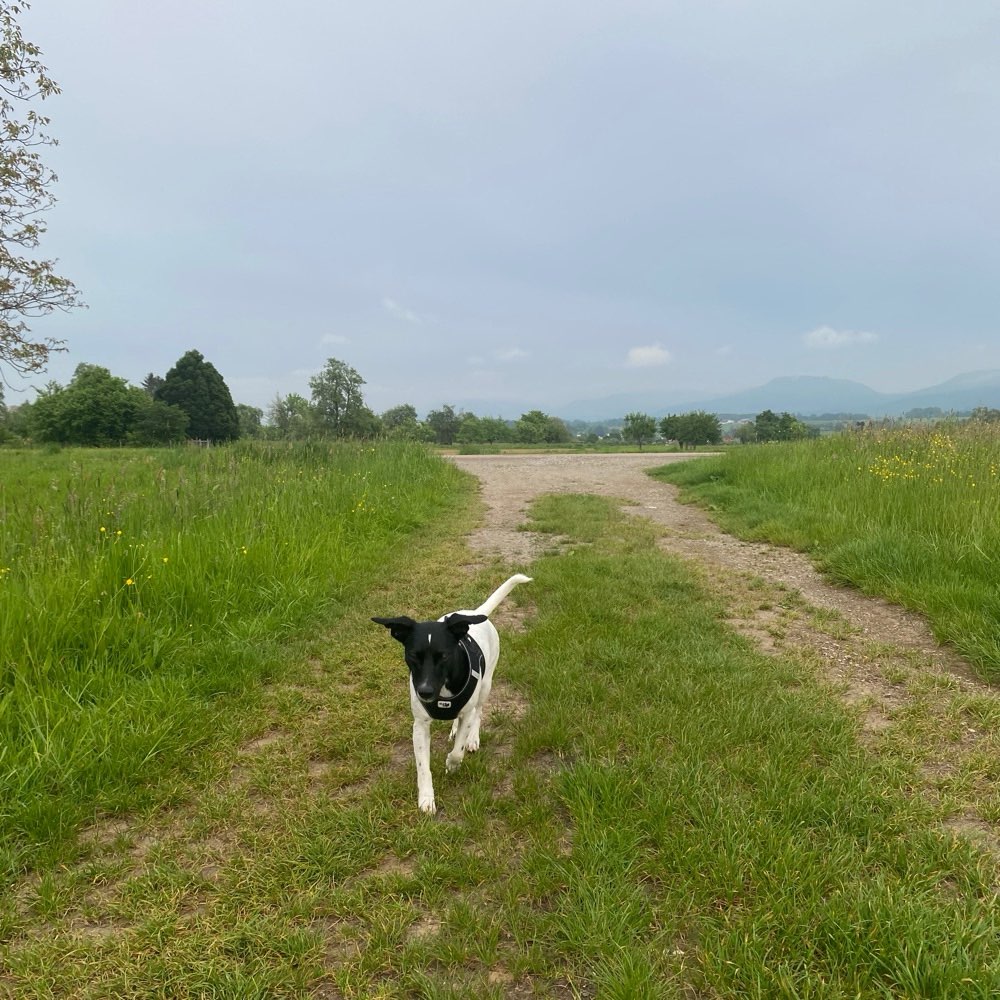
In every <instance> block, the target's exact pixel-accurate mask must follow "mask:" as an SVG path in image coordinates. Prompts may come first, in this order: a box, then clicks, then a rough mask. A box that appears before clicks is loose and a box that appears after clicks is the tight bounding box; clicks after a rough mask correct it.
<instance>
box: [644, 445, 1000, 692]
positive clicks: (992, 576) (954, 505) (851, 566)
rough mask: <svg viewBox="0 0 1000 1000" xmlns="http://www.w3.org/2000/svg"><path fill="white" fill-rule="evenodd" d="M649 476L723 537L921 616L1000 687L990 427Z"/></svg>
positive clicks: (750, 454) (997, 450)
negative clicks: (757, 543)
mask: <svg viewBox="0 0 1000 1000" xmlns="http://www.w3.org/2000/svg"><path fill="white" fill-rule="evenodd" d="M654 475H656V476H658V477H659V478H662V479H664V480H667V481H669V482H673V483H677V484H679V485H681V486H683V487H684V489H685V496H687V497H688V498H691V499H694V500H696V501H697V502H698V503H701V504H703V505H705V506H707V507H709V508H710V509H711V510H712V511H713V516H715V517H717V518H718V520H719V521H720V523H721V524H723V526H724V527H725V528H726V530H728V531H732V532H734V533H738V534H740V535H741V536H743V537H747V538H753V539H760V540H767V541H772V542H776V543H778V544H782V545H791V546H794V547H795V548H798V549H802V550H806V551H808V552H809V553H810V554H811V555H812V556H813V557H814V558H815V559H816V561H817V562H818V563H819V565H820V566H821V567H822V568H823V569H824V570H826V571H827V572H828V573H830V574H831V575H833V576H834V577H836V578H837V579H840V580H842V581H844V582H847V583H851V584H853V585H854V586H857V587H859V588H860V589H862V590H864V591H865V592H866V593H870V594H879V595H882V596H885V597H887V598H889V599H890V600H892V601H896V602H898V603H900V604H903V605H905V606H907V607H910V608H912V609H914V610H916V611H919V612H920V613H921V614H923V615H925V616H926V617H927V619H928V620H929V621H930V623H931V625H932V626H933V628H934V630H935V632H936V634H937V635H938V637H939V638H940V639H942V640H943V641H946V642H948V643H950V644H951V645H952V646H954V647H955V648H956V649H958V650H959V651H960V652H961V653H962V654H964V655H965V656H967V657H968V658H969V659H970V660H971V661H972V662H973V663H975V664H976V665H977V667H978V668H979V669H980V671H981V672H982V673H983V675H984V676H985V677H987V678H988V679H991V680H996V679H1000V593H998V591H997V587H996V567H997V565H998V562H1000V438H998V436H997V431H996V430H995V429H994V428H992V427H990V426H988V425H964V426H962V425H956V426H954V427H950V428H949V427H940V426H939V427H937V428H929V429H927V428H924V429H918V428H908V429H905V430H893V431H886V432H878V433H866V434H842V435H837V436H833V437H829V438H823V439H820V440H818V441H805V442H798V443H790V444H783V445H764V446H757V447H746V448H738V449H732V450H730V451H728V452H727V453H726V454H725V455H724V456H722V457H719V458H706V459H705V460H704V461H699V462H691V463H684V464H682V465H674V466H668V467H665V468H663V469H661V470H657V471H656V472H655V473H654Z"/></svg>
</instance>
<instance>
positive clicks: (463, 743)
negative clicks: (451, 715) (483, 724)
mask: <svg viewBox="0 0 1000 1000" xmlns="http://www.w3.org/2000/svg"><path fill="white" fill-rule="evenodd" d="M455 721H456V722H457V723H458V731H457V732H456V733H455V745H454V746H453V747H452V748H451V753H449V754H448V756H447V757H445V759H444V767H445V770H446V771H447V772H448V773H449V774H451V773H452V772H453V771H456V770H457V769H458V766H459V765H460V764H461V763H462V761H463V759H464V758H465V751H466V749H467V747H468V742H469V735H470V734H471V732H472V727H473V725H474V726H475V728H476V749H477V750H478V749H479V713H478V712H477V711H476V709H471V710H470V711H468V712H465V713H463V714H462V715H460V716H459V717H458V718H457V719H456V720H455Z"/></svg>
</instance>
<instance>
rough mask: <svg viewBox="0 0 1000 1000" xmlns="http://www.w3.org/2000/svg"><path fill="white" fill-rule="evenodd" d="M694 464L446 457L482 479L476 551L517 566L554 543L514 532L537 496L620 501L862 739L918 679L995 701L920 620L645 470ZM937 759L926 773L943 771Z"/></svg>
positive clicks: (638, 457) (885, 720)
mask: <svg viewBox="0 0 1000 1000" xmlns="http://www.w3.org/2000/svg"><path fill="white" fill-rule="evenodd" d="M692 457H693V456H691V455H679V454H677V455H664V454H610V455H458V456H454V457H453V461H454V462H455V464H456V465H458V466H459V467H460V468H462V469H464V470H465V471H467V472H469V473H472V474H473V475H474V476H476V477H478V478H479V480H480V482H481V484H482V498H483V500H484V501H485V503H486V505H487V507H488V513H487V516H486V521H485V523H484V525H483V526H482V527H480V528H478V529H476V530H475V531H473V532H472V534H471V536H470V544H471V545H472V547H473V549H474V550H478V551H481V552H482V553H483V554H484V555H500V556H502V557H504V558H506V559H507V560H509V561H510V562H512V563H514V564H516V565H522V566H524V565H526V564H527V563H529V562H530V561H531V560H532V559H533V558H536V557H537V556H538V555H540V554H541V552H542V551H543V550H544V549H546V548H548V547H551V544H552V541H551V536H536V535H533V534H532V533H530V532H526V531H523V530H518V527H519V525H522V524H523V523H524V521H525V518H526V514H527V509H528V506H529V504H530V502H531V501H532V500H533V499H534V498H535V497H537V496H539V495H542V494H546V493H593V494H599V495H603V496H612V497H618V498H621V500H622V501H623V510H625V511H627V512H628V513H630V514H634V515H637V516H641V517H648V518H650V519H651V520H652V521H654V522H656V524H658V525H660V526H662V528H663V529H665V530H664V535H663V538H662V539H661V541H660V545H661V547H662V548H663V550H664V551H665V552H668V553H670V554H671V555H675V556H678V557H680V558H682V559H684V560H687V561H689V562H690V563H692V564H694V565H695V566H696V568H697V570H698V572H699V573H700V574H701V576H702V577H703V579H704V580H705V581H706V583H707V584H708V585H709V586H710V587H711V588H712V589H713V590H715V591H716V592H717V593H718V594H719V595H720V596H721V597H722V598H723V600H724V603H725V604H726V606H727V607H728V621H729V623H730V624H731V625H732V627H733V628H735V629H736V630H737V631H739V632H741V633H742V634H744V635H746V636H747V637H749V638H751V639H753V640H754V641H755V642H756V643H757V644H758V645H759V647H760V648H761V649H762V650H763V651H764V652H766V653H771V654H775V655H777V654H781V653H788V652H792V653H796V654H798V655H800V656H806V657H808V659H809V660H810V662H812V663H815V664H818V665H819V666H818V669H819V673H820V675H821V677H822V679H824V680H825V681H826V682H828V683H829V684H831V686H833V687H834V689H835V690H836V691H837V693H838V694H839V695H840V696H841V697H842V698H843V699H844V700H845V701H846V702H848V703H850V704H856V705H858V706H859V712H860V717H861V722H862V727H863V729H864V730H865V732H867V733H878V732H880V731H881V730H883V729H885V728H887V727H888V725H889V720H890V718H891V717H892V716H893V714H894V713H896V712H897V710H899V709H901V708H902V707H904V706H905V705H906V704H907V703H908V702H909V701H911V700H912V697H913V691H914V690H915V688H917V687H919V686H920V684H919V683H917V680H918V678H917V677H916V675H917V674H919V675H920V677H919V680H920V683H922V684H923V686H924V687H926V686H927V678H928V675H932V676H934V677H937V678H938V681H937V682H936V683H937V684H938V686H939V687H941V688H943V689H946V690H949V691H951V692H953V693H954V692H965V693H979V694H982V693H987V694H989V695H995V694H996V693H997V692H996V691H995V689H993V688H990V687H989V686H987V685H985V684H983V683H982V682H981V681H979V680H978V679H977V678H976V676H975V674H974V673H973V671H972V669H971V668H970V666H969V665H968V664H967V663H966V662H965V661H964V660H963V659H962V658H961V657H960V656H958V655H957V654H956V653H954V652H953V651H952V650H950V649H946V648H944V647H942V646H941V645H940V644H939V643H938V642H937V641H936V639H935V638H934V636H933V634H932V633H931V630H930V629H929V627H928V626H927V624H926V622H925V621H924V620H923V619H922V618H920V617H919V616H917V615H914V614H911V613H909V612H907V611H905V610H903V609H902V608H900V607H897V606H896V605H892V604H889V603H888V602H886V601H884V600H881V599H878V598H871V597H867V596H865V595H864V594H861V593H859V592H858V591H856V590H851V589H849V588H846V587H840V586H836V585H834V584H832V583H830V582H828V581H827V580H825V579H824V578H823V577H822V576H821V575H820V574H819V573H818V572H817V571H816V570H815V569H814V568H813V566H812V564H811V563H810V561H809V559H808V558H807V557H806V556H804V555H802V554H801V553H798V552H793V551H791V550H790V549H785V548H779V547H776V546H773V545H767V544H761V543H755V542H744V541H740V540H739V539H737V538H734V537H733V536H732V535H727V534H726V533H724V532H723V531H721V530H720V529H719V528H718V527H717V526H716V525H715V524H714V523H713V522H712V521H711V520H710V519H709V517H708V516H707V515H706V514H705V513H703V512H702V511H701V510H700V509H698V508H696V507H692V506H688V505H685V504H681V503H679V502H678V501H677V493H678V491H677V488H676V487H674V486H671V485H669V484H666V483H661V482H659V481H657V480H654V479H652V478H650V476H648V475H647V474H646V470H647V469H650V468H654V467H656V466H660V465H664V464H665V463H668V462H677V461H687V460H690V459H691V458H692ZM529 572H530V571H529ZM901 678H902V680H901ZM941 678H943V680H941ZM907 681H909V682H910V683H906V682H907ZM941 711H942V712H945V711H947V708H946V706H943V707H942V708H941ZM967 729H968V734H971V735H970V736H968V738H966V737H965V736H962V737H961V738H960V739H959V741H958V742H959V743H962V742H963V741H964V742H966V743H969V742H970V741H971V742H975V740H974V737H975V736H976V735H977V733H976V730H975V729H974V728H972V727H967ZM945 756H947V755H945ZM941 759H943V758H936V759H935V760H934V762H933V766H935V767H939V768H940V767H941V766H942V765H941Z"/></svg>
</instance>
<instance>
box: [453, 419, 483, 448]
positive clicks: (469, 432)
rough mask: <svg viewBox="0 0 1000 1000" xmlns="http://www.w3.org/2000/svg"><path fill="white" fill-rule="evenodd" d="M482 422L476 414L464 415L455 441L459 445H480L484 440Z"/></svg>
mask: <svg viewBox="0 0 1000 1000" xmlns="http://www.w3.org/2000/svg"><path fill="white" fill-rule="evenodd" d="M481 424H482V421H481V420H480V419H479V417H477V416H476V415H475V414H474V413H463V414H462V415H461V423H460V424H459V425H458V433H457V434H456V435H455V440H456V441H457V442H458V443H459V444H479V443H480V442H481V441H482V440H483V438H482V426H481Z"/></svg>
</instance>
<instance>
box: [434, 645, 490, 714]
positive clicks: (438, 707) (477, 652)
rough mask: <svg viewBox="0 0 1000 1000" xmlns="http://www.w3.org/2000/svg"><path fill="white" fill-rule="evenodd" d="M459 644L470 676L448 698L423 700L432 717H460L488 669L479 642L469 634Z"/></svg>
mask: <svg viewBox="0 0 1000 1000" xmlns="http://www.w3.org/2000/svg"><path fill="white" fill-rule="evenodd" d="M458 645H459V646H460V647H461V649H462V652H464V653H465V658H466V659H467V660H468V663H469V676H468V677H467V678H466V681H465V684H464V685H463V687H462V690H461V691H459V692H458V693H457V694H453V695H451V696H450V697H448V698H438V699H437V700H436V701H433V702H431V703H430V704H427V703H426V702H421V703H420V704H421V705H422V706H423V709H424V711H425V712H426V713H427V714H428V715H429V716H430V717H431V718H432V719H441V720H442V721H449V722H450V721H451V720H452V719H457V718H458V713H459V712H461V711H462V709H463V708H465V706H466V705H468V703H469V699H470V698H471V697H472V696H473V695H474V694H475V693H476V688H477V687H479V682H480V680H481V679H482V676H483V674H484V673H485V671H486V658H485V657H484V656H483V651H482V650H481V649H480V648H479V643H478V642H476V641H475V640H474V639H472V638H470V637H469V636H465V638H463V639H459V640H458Z"/></svg>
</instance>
